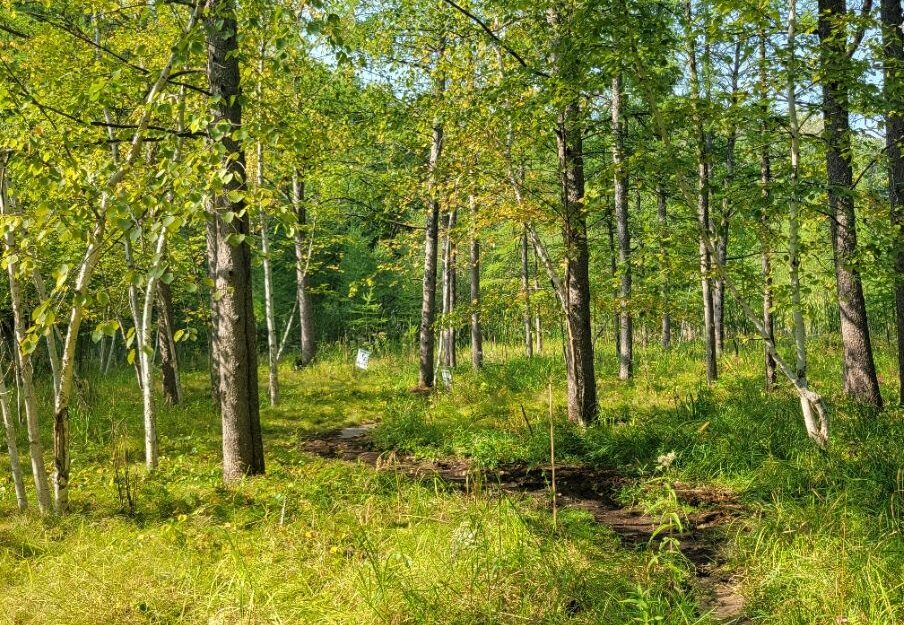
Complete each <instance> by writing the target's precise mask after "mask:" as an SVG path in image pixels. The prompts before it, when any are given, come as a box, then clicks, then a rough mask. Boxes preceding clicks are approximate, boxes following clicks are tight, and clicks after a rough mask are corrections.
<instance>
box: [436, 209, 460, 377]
mask: <svg viewBox="0 0 904 625" xmlns="http://www.w3.org/2000/svg"><path fill="white" fill-rule="evenodd" d="M457 218H458V212H457V210H456V209H455V208H453V209H452V210H450V211H449V212H448V213H447V214H446V219H445V226H444V228H443V288H442V293H443V302H442V304H443V306H442V312H443V316H444V318H445V326H444V327H443V329H442V332H441V333H440V337H441V340H442V348H441V350H442V351H441V358H440V360H441V361H442V363H443V366H445V367H454V366H455V365H456V354H455V324H454V321H453V320H452V319H451V317H452V315H453V313H454V312H455V299H456V298H455V291H456V284H455V271H456V270H455V256H456V253H455V243H454V241H453V234H452V230H453V228H455V222H456V221H457Z"/></svg>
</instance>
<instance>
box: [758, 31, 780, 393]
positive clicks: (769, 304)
mask: <svg viewBox="0 0 904 625" xmlns="http://www.w3.org/2000/svg"><path fill="white" fill-rule="evenodd" d="M766 63H767V59H766V33H765V31H763V30H760V33H759V85H758V91H759V98H760V115H761V116H762V120H761V122H760V132H761V134H762V136H761V138H760V144H761V147H760V197H761V201H762V210H761V214H760V227H761V231H762V234H761V236H760V244H761V247H762V267H763V327H764V328H765V329H766V334H768V335H769V340H770V341H771V342H772V343H775V319H774V317H773V314H772V309H773V306H774V299H775V298H774V293H773V290H774V289H773V284H772V282H773V277H772V249H771V241H772V238H773V234H772V230H771V228H770V225H769V224H770V214H769V213H770V210H769V208H770V204H771V201H772V194H771V191H770V189H769V185H770V184H771V183H772V162H771V158H770V155H769V114H770V110H769V77H768V75H767V73H766V69H767V66H766ZM763 359H764V365H765V367H764V373H765V384H766V390H767V391H772V389H773V388H774V387H775V380H776V371H775V358H773V357H772V354H770V353H769V350H768V349H764V350H763Z"/></svg>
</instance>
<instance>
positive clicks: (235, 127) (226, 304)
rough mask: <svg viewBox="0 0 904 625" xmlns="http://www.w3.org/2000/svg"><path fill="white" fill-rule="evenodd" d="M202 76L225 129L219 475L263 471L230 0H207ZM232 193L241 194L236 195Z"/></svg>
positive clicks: (219, 231)
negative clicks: (221, 445)
mask: <svg viewBox="0 0 904 625" xmlns="http://www.w3.org/2000/svg"><path fill="white" fill-rule="evenodd" d="M205 19H206V21H207V76H208V81H209V84H210V93H211V108H212V113H213V120H212V126H218V127H220V128H223V129H225V130H227V131H228V132H225V133H223V134H222V136H221V137H220V138H219V139H218V140H217V141H216V142H215V143H214V147H215V148H216V149H218V150H219V151H220V153H221V156H222V159H223V167H222V169H223V170H224V171H225V172H227V176H226V178H227V179H228V182H226V184H225V185H224V187H223V189H222V190H221V191H219V192H217V193H216V194H215V195H213V196H212V197H211V205H212V209H213V213H214V214H213V220H214V227H215V236H216V273H215V281H214V282H215V288H216V299H217V300H218V301H217V306H216V308H217V314H216V321H217V333H216V334H217V343H218V346H217V352H218V358H217V360H218V364H219V367H218V369H219V371H218V374H219V375H218V383H219V396H220V415H221V418H222V424H223V477H224V479H225V480H226V481H234V480H237V479H239V478H241V477H242V476H244V475H253V474H259V473H263V472H264V450H263V441H262V438H261V424H260V413H259V407H258V381H257V332H256V326H255V321H254V308H253V304H252V290H251V249H250V247H249V245H248V241H247V237H248V236H250V223H249V218H248V214H247V211H246V206H245V201H244V197H243V195H244V192H245V190H246V188H247V187H246V180H245V173H246V170H245V153H244V149H243V147H242V145H241V142H240V140H239V139H238V138H237V135H238V132H239V131H240V130H241V124H242V100H241V89H240V85H239V62H238V59H239V55H238V40H237V32H236V19H235V6H234V4H233V0H208V2H207V13H206V15H205ZM236 194H237V195H238V196H239V197H238V199H237V200H236V198H235V196H236Z"/></svg>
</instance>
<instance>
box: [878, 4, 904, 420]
mask: <svg viewBox="0 0 904 625" xmlns="http://www.w3.org/2000/svg"><path fill="white" fill-rule="evenodd" d="M880 11H881V18H882V43H883V49H884V56H885V81H884V82H885V85H884V90H883V91H884V97H885V111H886V114H885V146H886V154H887V156H888V191H889V194H888V195H889V203H890V209H891V227H892V231H893V233H894V238H893V239H892V241H893V246H894V247H893V251H892V256H893V263H894V280H895V328H896V331H897V337H898V401H899V402H900V403H902V404H904V157H902V155H901V150H902V146H904V85H902V80H901V76H902V72H904V31H902V30H901V29H902V27H904V16H902V10H901V2H900V0H882V6H881V9H880Z"/></svg>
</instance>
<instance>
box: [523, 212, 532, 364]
mask: <svg viewBox="0 0 904 625" xmlns="http://www.w3.org/2000/svg"><path fill="white" fill-rule="evenodd" d="M528 246H529V243H528V240H527V226H524V225H522V227H521V249H520V251H521V295H522V297H524V313H523V316H522V322H523V326H524V354H525V356H527V357H528V358H533V356H534V340H533V323H534V319H533V315H532V314H531V301H530V299H531V298H530V295H531V293H530V263H529V258H530V256H529V247H528Z"/></svg>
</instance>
